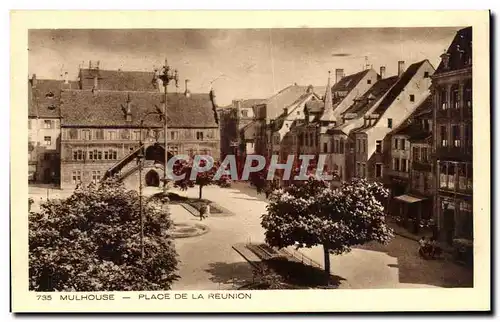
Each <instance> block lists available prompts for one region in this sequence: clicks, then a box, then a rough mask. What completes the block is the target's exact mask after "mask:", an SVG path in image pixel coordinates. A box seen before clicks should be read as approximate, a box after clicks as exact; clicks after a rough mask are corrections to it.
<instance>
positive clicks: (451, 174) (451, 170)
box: [448, 164, 455, 190]
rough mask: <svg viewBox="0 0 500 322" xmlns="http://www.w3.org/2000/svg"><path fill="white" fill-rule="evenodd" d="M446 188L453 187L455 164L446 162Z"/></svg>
mask: <svg viewBox="0 0 500 322" xmlns="http://www.w3.org/2000/svg"><path fill="white" fill-rule="evenodd" d="M448 189H450V190H454V189H455V164H448Z"/></svg>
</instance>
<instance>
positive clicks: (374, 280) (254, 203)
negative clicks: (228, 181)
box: [30, 183, 472, 290]
mask: <svg viewBox="0 0 500 322" xmlns="http://www.w3.org/2000/svg"><path fill="white" fill-rule="evenodd" d="M39 190H40V191H38V190H34V191H33V196H35V200H36V197H40V196H41V197H42V198H43V196H42V195H43V192H44V191H43V189H39ZM171 190H172V191H173V192H176V193H179V194H180V195H184V196H188V197H193V198H197V197H198V189H197V187H195V188H192V189H188V190H187V191H179V190H177V189H171ZM158 191H159V190H158V189H157V188H155V189H153V188H146V189H145V190H144V193H145V195H148V194H153V193H156V192H158ZM31 193H32V191H31V190H30V195H31ZM60 195H63V196H66V195H69V193H67V192H61V193H60ZM203 198H206V199H209V200H212V201H214V202H216V203H218V204H220V205H221V206H223V207H224V208H226V209H228V210H230V211H232V212H233V213H234V214H235V215H234V216H228V217H209V218H207V219H205V220H203V221H202V223H203V224H204V225H206V226H208V227H209V228H210V231H209V232H208V233H207V234H204V235H201V236H197V237H191V238H182V239H176V241H175V244H176V248H177V252H178V253H179V259H180V261H181V264H180V266H179V272H178V273H179V275H180V276H181V278H180V280H178V281H177V282H176V283H175V284H174V285H173V288H174V289H177V290H181V289H182V290H195V289H198V290H202V289H204V290H208V289H212V290H214V289H231V288H234V287H237V286H240V285H243V284H245V283H246V282H248V281H251V278H252V271H251V268H250V265H249V264H247V263H246V262H245V261H244V260H243V258H242V257H241V256H240V255H239V254H238V253H236V252H235V251H234V250H233V249H232V245H234V244H236V243H246V242H263V241H264V230H263V229H262V227H261V226H260V216H261V214H263V213H264V212H265V211H266V205H267V202H266V200H265V198H264V196H262V195H257V193H256V192H255V190H253V188H251V187H249V186H248V185H246V184H243V183H236V184H233V187H232V188H228V189H221V188H219V187H215V186H208V187H205V188H204V189H203ZM170 211H171V213H172V218H173V220H174V221H193V222H200V221H199V218H196V217H194V216H192V215H191V214H190V213H189V212H188V211H187V210H185V209H184V208H183V207H181V206H179V205H171V208H170ZM417 247H418V245H417V243H416V242H415V241H413V240H410V239H407V238H404V237H401V236H396V237H395V238H394V239H393V240H392V241H391V242H390V243H389V245H386V246H384V245H379V244H377V243H370V244H367V245H363V246H361V247H357V248H355V249H353V250H352V252H351V253H348V254H344V255H339V256H334V255H331V266H332V267H331V268H332V274H334V275H336V276H338V277H339V279H340V280H341V284H340V288H355V289H360V288H409V287H411V288H414V287H467V286H472V272H471V271H470V270H469V269H467V268H465V267H462V266H459V265H457V264H456V263H454V262H451V261H446V260H423V259H421V258H420V257H419V256H418V253H417ZM300 251H301V252H303V253H304V254H305V255H306V256H308V257H310V258H312V259H313V260H315V261H316V262H318V263H323V252H322V248H321V247H313V248H310V249H301V250H300Z"/></svg>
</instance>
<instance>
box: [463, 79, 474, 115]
mask: <svg viewBox="0 0 500 322" xmlns="http://www.w3.org/2000/svg"><path fill="white" fill-rule="evenodd" d="M463 100H464V105H465V107H467V108H469V109H472V85H471V84H466V85H465V86H464V98H463Z"/></svg>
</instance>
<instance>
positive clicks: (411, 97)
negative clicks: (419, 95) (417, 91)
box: [410, 94, 415, 102]
mask: <svg viewBox="0 0 500 322" xmlns="http://www.w3.org/2000/svg"><path fill="white" fill-rule="evenodd" d="M410 102H415V95H413V94H410Z"/></svg>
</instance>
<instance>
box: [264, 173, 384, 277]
mask: <svg viewBox="0 0 500 322" xmlns="http://www.w3.org/2000/svg"><path fill="white" fill-rule="evenodd" d="M386 197H387V190H386V189H385V188H383V186H382V185H381V184H379V183H376V182H368V181H366V180H363V179H355V180H353V181H351V182H345V183H343V184H342V186H341V187H340V188H338V189H333V188H331V187H330V186H329V184H328V182H326V181H323V180H319V179H316V178H314V177H312V176H311V177H309V179H308V180H306V181H302V182H299V183H297V184H296V183H293V184H292V185H291V186H289V187H287V188H285V189H280V190H277V191H275V192H274V194H273V195H272V197H271V202H270V203H269V204H268V206H267V210H268V211H267V213H266V214H264V215H262V226H263V227H264V229H265V230H266V231H265V237H266V242H267V243H268V244H269V245H271V246H276V247H279V248H283V247H287V246H292V245H295V246H297V245H298V247H312V246H316V245H323V248H324V253H325V270H326V272H328V273H329V272H330V262H329V256H328V254H330V253H332V254H342V253H345V252H349V251H350V250H351V247H353V246H355V245H360V244H364V243H366V242H370V241H378V242H381V243H387V242H388V241H389V240H390V239H391V238H392V236H393V233H392V230H391V229H390V228H389V227H388V226H387V224H386V222H385V210H384V205H383V200H384V198H386Z"/></svg>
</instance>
